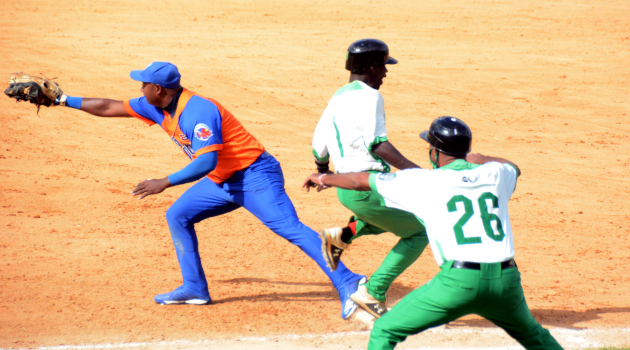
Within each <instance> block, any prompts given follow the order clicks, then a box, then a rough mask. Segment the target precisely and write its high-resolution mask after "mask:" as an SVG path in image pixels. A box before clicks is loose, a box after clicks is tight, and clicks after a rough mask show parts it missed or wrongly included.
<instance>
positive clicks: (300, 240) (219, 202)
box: [166, 152, 362, 296]
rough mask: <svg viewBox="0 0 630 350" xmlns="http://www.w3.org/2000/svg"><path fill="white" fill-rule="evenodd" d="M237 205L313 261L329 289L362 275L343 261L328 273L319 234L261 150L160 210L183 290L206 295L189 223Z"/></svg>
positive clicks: (277, 166)
mask: <svg viewBox="0 0 630 350" xmlns="http://www.w3.org/2000/svg"><path fill="white" fill-rule="evenodd" d="M240 207H243V208H245V209H247V210H248V211H249V212H250V213H252V214H254V216H256V217H257V218H258V219H259V220H260V221H261V222H262V223H263V224H265V226H267V227H268V228H269V229H270V230H272V231H273V232H275V233H276V234H278V235H280V236H281V237H283V238H284V239H286V240H287V241H289V242H291V243H292V244H294V245H296V246H298V247H299V248H300V249H302V251H303V252H304V253H306V255H308V256H309V257H310V258H311V259H313V260H315V262H317V264H318V265H319V267H320V268H321V269H322V271H324V273H326V275H327V276H328V278H330V280H331V281H332V284H333V285H334V286H335V288H339V287H341V286H343V285H345V284H348V283H350V282H353V281H356V280H358V279H359V278H361V277H362V276H360V275H357V274H355V273H353V272H352V271H350V270H349V269H348V268H346V267H345V266H344V265H343V263H341V262H340V263H339V267H338V268H337V270H336V271H335V272H331V271H330V269H329V268H328V267H327V266H326V263H325V261H324V259H323V257H322V254H321V252H320V250H321V241H320V238H319V235H318V234H317V233H316V232H315V231H313V230H312V229H311V228H309V227H308V226H306V225H304V224H303V223H302V222H300V220H299V219H298V217H297V213H296V212H295V208H294V207H293V203H291V200H290V199H289V197H288V196H287V194H286V192H285V190H284V176H283V174H282V169H281V167H280V163H279V162H278V161H277V160H276V159H275V158H274V157H273V156H271V155H270V154H269V153H267V152H264V153H263V154H262V155H261V156H260V157H259V158H258V159H257V160H256V161H255V162H254V163H253V164H252V165H250V166H249V167H247V168H245V169H243V170H241V171H238V172H236V173H234V175H232V176H231V177H230V178H229V179H228V180H226V181H225V182H223V183H221V184H216V183H214V182H213V181H211V180H210V179H208V178H207V177H204V178H203V179H202V180H200V181H199V182H198V183H196V184H195V185H193V186H192V187H191V188H189V189H188V190H187V191H186V192H184V194H183V195H182V196H181V197H180V198H179V199H177V201H175V203H173V205H172V206H171V207H170V208H169V209H168V210H167V212H166V221H167V222H168V226H169V228H170V231H171V237H172V239H173V244H174V245H175V251H176V253H177V260H178V261H179V266H180V268H181V271H182V276H183V278H184V288H186V289H188V290H190V291H192V292H194V293H199V296H208V295H209V292H208V282H207V280H206V276H205V274H204V271H203V267H202V266H201V259H200V256H199V248H198V241H197V234H196V232H195V224H196V223H197V222H200V221H202V220H205V219H207V218H211V217H214V216H219V215H222V214H225V213H229V212H231V211H233V210H235V209H238V208H240Z"/></svg>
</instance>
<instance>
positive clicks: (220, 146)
mask: <svg viewBox="0 0 630 350" xmlns="http://www.w3.org/2000/svg"><path fill="white" fill-rule="evenodd" d="M222 149H223V144H218V145H211V146H207V147H204V148H200V149H198V150H197V152H195V154H193V159H195V158H197V157H199V156H200V155H202V154H205V153H210V152H214V151H220V150H222Z"/></svg>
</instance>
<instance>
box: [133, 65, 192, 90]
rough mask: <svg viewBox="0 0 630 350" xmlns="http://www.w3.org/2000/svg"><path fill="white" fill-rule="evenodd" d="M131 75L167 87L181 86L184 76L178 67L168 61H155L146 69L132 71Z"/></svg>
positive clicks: (145, 81)
mask: <svg viewBox="0 0 630 350" xmlns="http://www.w3.org/2000/svg"><path fill="white" fill-rule="evenodd" d="M129 76H130V77H131V79H133V80H137V81H140V82H143V83H151V84H155V85H160V86H161V87H164V88H167V89H176V88H178V87H180V85H179V80H180V78H181V77H182V76H181V75H180V74H179V71H178V70H177V67H175V65H174V64H172V63H168V62H153V63H151V64H150V65H148V66H147V68H145V69H144V70H134V71H131V73H130V74H129Z"/></svg>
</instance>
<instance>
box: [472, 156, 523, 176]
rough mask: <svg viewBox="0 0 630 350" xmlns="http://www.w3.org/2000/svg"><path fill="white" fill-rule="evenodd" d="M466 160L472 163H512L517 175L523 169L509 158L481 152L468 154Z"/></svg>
mask: <svg viewBox="0 0 630 350" xmlns="http://www.w3.org/2000/svg"><path fill="white" fill-rule="evenodd" d="M466 161H467V162H468V163H472V164H485V163H489V162H499V163H501V164H510V165H511V166H513V167H514V168H516V173H517V175H518V176H520V175H521V169H519V167H518V166H517V165H516V164H514V163H512V162H510V161H509V160H507V159H503V158H498V157H489V156H484V155H483V154H480V153H471V154H469V155H467V156H466Z"/></svg>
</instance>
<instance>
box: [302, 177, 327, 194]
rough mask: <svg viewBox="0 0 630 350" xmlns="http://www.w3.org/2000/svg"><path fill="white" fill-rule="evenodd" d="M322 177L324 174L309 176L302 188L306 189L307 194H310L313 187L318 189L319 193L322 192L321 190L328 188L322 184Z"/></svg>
mask: <svg viewBox="0 0 630 350" xmlns="http://www.w3.org/2000/svg"><path fill="white" fill-rule="evenodd" d="M322 175H323V174H319V173H316V174H311V175H309V176H308V177H307V178H306V180H305V181H304V184H303V185H302V188H305V189H306V192H310V190H311V187H314V188H316V189H317V192H320V191H321V190H323V189H326V188H328V186H324V185H322V184H321V183H320V181H321V176H322Z"/></svg>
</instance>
